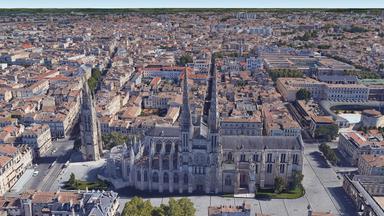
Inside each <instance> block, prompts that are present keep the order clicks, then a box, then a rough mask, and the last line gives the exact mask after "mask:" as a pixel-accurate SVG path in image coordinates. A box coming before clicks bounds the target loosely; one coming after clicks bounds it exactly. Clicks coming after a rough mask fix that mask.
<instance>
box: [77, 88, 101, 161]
mask: <svg viewBox="0 0 384 216" xmlns="http://www.w3.org/2000/svg"><path fill="white" fill-rule="evenodd" d="M80 134H81V144H82V146H81V152H82V154H83V158H84V160H99V159H100V157H101V154H102V150H103V146H102V139H101V131H100V123H99V121H98V119H97V116H96V111H95V102H94V100H93V96H92V94H91V92H90V89H89V87H88V83H87V82H84V87H83V97H82V102H81V115H80Z"/></svg>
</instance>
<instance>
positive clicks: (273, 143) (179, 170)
mask: <svg viewBox="0 0 384 216" xmlns="http://www.w3.org/2000/svg"><path fill="white" fill-rule="evenodd" d="M212 65H213V67H212V68H211V71H210V75H209V80H208V92H207V97H206V99H207V100H206V104H205V105H204V112H203V116H202V117H201V118H200V119H202V120H201V121H200V122H198V123H197V124H194V123H192V122H193V121H192V116H191V112H190V104H189V88H188V77H187V75H185V78H184V80H183V105H182V111H181V116H180V118H179V119H180V124H179V126H172V127H171V126H156V127H154V128H152V129H149V130H147V131H146V132H145V134H144V135H143V136H141V139H139V138H137V139H134V140H132V141H131V142H130V143H128V145H124V146H123V147H121V146H118V147H116V149H112V150H111V154H110V157H109V158H108V163H107V167H106V175H107V176H108V177H110V178H122V179H123V180H124V182H126V183H127V185H128V186H131V187H134V188H136V189H138V190H143V191H151V192H158V193H224V192H225V193H227V192H231V193H232V192H233V193H254V192H255V191H256V189H257V187H260V188H267V187H273V185H274V180H275V178H276V177H277V176H281V177H283V178H284V179H286V181H287V182H290V181H291V178H292V174H293V173H294V172H295V171H297V172H301V170H302V166H303V165H302V161H303V156H302V155H303V142H302V139H301V136H297V137H293V136H292V137H279V136H275V137H274V136H260V135H256V134H247V133H243V134H236V135H223V134H222V133H221V132H220V130H221V127H220V125H221V124H220V120H219V116H218V111H217V92H216V70H215V66H214V64H212ZM252 130H255V128H253V127H252ZM117 148H119V149H117ZM121 148H123V149H121Z"/></svg>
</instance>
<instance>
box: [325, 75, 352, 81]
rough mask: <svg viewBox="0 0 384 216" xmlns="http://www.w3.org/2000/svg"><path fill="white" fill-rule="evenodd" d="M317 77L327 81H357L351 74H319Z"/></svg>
mask: <svg viewBox="0 0 384 216" xmlns="http://www.w3.org/2000/svg"><path fill="white" fill-rule="evenodd" d="M318 79H319V80H320V81H322V82H329V81H332V82H334V81H344V82H345V81H347V82H350V81H353V82H357V77H356V76H351V75H320V76H318Z"/></svg>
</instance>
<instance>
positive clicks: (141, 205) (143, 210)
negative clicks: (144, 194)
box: [121, 197, 153, 216]
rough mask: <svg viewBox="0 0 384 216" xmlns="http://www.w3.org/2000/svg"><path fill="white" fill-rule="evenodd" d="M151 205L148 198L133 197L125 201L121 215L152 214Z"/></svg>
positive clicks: (142, 215)
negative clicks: (145, 199)
mask: <svg viewBox="0 0 384 216" xmlns="http://www.w3.org/2000/svg"><path fill="white" fill-rule="evenodd" d="M152 211H153V207H152V205H151V203H150V202H149V200H147V201H144V200H143V199H142V198H139V197H133V199H132V200H131V201H129V202H127V203H125V206H124V209H123V212H122V213H121V215H122V216H148V215H152Z"/></svg>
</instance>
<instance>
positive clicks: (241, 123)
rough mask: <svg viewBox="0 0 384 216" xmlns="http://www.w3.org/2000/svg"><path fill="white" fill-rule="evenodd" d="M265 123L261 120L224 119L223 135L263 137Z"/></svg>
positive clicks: (255, 118)
mask: <svg viewBox="0 0 384 216" xmlns="http://www.w3.org/2000/svg"><path fill="white" fill-rule="evenodd" d="M262 132H263V123H262V122H261V120H260V118H257V117H254V118H223V119H222V120H221V121H220V133H221V134H222V135H247V136H261V135H262Z"/></svg>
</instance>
